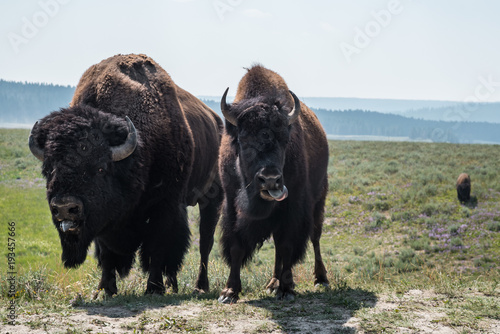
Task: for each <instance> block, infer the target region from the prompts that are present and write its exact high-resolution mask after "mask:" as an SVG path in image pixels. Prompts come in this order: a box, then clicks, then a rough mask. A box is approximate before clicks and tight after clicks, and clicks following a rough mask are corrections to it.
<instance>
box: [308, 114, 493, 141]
mask: <svg viewBox="0 0 500 334" xmlns="http://www.w3.org/2000/svg"><path fill="white" fill-rule="evenodd" d="M313 110H314V112H315V113H316V115H317V116H318V118H319V120H320V122H321V124H322V125H323V128H324V129H325V132H326V133H328V134H332V135H363V136H384V137H407V138H409V139H411V140H429V141H433V142H449V143H497V144H500V124H497V123H485V122H445V121H427V120H416V119H413V118H408V117H403V116H399V115H393V114H383V113H379V112H372V111H363V110H345V111H332V110H325V109H314V108H313Z"/></svg>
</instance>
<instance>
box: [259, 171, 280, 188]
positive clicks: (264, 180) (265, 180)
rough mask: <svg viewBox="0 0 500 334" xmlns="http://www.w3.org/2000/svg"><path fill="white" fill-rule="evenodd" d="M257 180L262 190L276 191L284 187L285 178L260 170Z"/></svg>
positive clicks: (276, 173) (275, 173) (278, 174)
mask: <svg viewBox="0 0 500 334" xmlns="http://www.w3.org/2000/svg"><path fill="white" fill-rule="evenodd" d="M256 178H257V181H258V184H259V185H260V188H261V189H262V190H274V189H281V188H282V187H283V178H282V175H281V173H279V172H272V171H271V172H268V171H266V170H260V171H259V172H258V173H257V175H256Z"/></svg>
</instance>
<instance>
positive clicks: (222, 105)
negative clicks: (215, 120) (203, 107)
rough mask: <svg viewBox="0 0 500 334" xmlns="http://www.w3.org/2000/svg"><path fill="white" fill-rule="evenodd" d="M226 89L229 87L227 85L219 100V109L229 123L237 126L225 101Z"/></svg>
mask: <svg viewBox="0 0 500 334" xmlns="http://www.w3.org/2000/svg"><path fill="white" fill-rule="evenodd" d="M228 91H229V87H227V89H226V91H225V92H224V95H222V99H221V100H220V110H221V111H222V114H223V115H224V117H225V118H226V120H227V121H228V122H229V123H231V124H232V125H234V126H238V122H237V121H236V118H235V117H234V116H233V115H231V113H230V112H229V109H230V106H228V105H227V103H226V96H227V92H228Z"/></svg>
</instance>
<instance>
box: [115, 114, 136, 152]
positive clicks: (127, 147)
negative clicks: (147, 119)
mask: <svg viewBox="0 0 500 334" xmlns="http://www.w3.org/2000/svg"><path fill="white" fill-rule="evenodd" d="M125 119H126V120H127V125H128V135H127V139H126V140H125V142H124V143H123V144H121V145H119V146H112V147H111V158H112V159H113V161H120V160H123V159H125V158H126V157H128V156H129V155H131V154H132V153H133V152H134V151H135V147H136V146H137V131H136V130H135V126H134V123H132V121H131V120H130V118H128V116H125Z"/></svg>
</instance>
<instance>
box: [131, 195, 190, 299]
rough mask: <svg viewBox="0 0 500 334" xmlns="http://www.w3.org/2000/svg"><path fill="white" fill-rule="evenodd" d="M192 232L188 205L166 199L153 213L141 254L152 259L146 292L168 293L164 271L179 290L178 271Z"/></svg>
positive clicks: (169, 284) (145, 259)
mask: <svg viewBox="0 0 500 334" xmlns="http://www.w3.org/2000/svg"><path fill="white" fill-rule="evenodd" d="M189 235H190V232H189V226H188V222H187V213H186V206H185V205H182V204H180V203H168V204H166V203H162V204H161V205H159V206H158V207H157V209H156V211H154V212H152V213H151V216H150V219H149V223H148V230H147V234H146V237H145V240H144V243H143V245H142V248H143V250H142V253H143V254H141V257H142V258H143V259H142V261H143V262H146V263H149V266H148V269H149V278H148V283H147V287H146V294H153V293H154V294H164V293H165V285H164V284H163V274H165V275H166V276H167V279H166V283H167V285H168V286H171V287H172V290H173V292H177V291H178V287H177V272H178V271H179V269H180V267H181V265H182V260H183V259H184V254H185V253H186V251H187V248H188V246H189ZM143 266H144V264H143Z"/></svg>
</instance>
